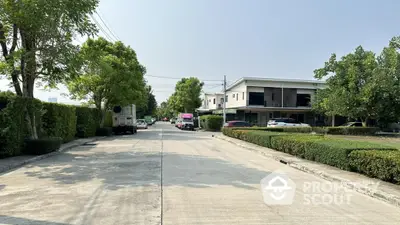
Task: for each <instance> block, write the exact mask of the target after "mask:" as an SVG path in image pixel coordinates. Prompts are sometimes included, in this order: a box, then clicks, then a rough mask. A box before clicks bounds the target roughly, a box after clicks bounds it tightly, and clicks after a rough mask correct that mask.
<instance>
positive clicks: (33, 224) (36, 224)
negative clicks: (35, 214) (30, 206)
mask: <svg viewBox="0 0 400 225" xmlns="http://www.w3.org/2000/svg"><path fill="white" fill-rule="evenodd" d="M0 223H1V224H3V223H4V224H21V225H22V224H29V225H68V224H67V223H56V222H49V221H43V220H31V219H26V218H19V217H13V216H2V215H0Z"/></svg>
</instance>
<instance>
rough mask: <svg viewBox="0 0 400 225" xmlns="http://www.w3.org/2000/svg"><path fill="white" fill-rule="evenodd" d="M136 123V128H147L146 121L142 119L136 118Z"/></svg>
mask: <svg viewBox="0 0 400 225" xmlns="http://www.w3.org/2000/svg"><path fill="white" fill-rule="evenodd" d="M136 124H137V128H138V129H147V128H148V125H147V123H146V121H145V120H143V119H139V120H136Z"/></svg>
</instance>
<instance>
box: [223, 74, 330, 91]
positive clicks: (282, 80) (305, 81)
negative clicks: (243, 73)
mask: <svg viewBox="0 0 400 225" xmlns="http://www.w3.org/2000/svg"><path fill="white" fill-rule="evenodd" d="M248 80H250V81H274V82H283V83H285V82H297V83H312V84H325V81H322V80H303V79H283V78H263V77H242V78H240V79H238V80H236V81H235V82H233V83H232V84H231V85H229V86H228V87H227V88H226V90H227V91H228V90H230V89H231V88H233V87H235V86H237V85H238V84H240V83H242V82H244V81H248Z"/></svg>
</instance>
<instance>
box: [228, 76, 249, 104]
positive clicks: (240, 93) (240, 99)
mask: <svg viewBox="0 0 400 225" xmlns="http://www.w3.org/2000/svg"><path fill="white" fill-rule="evenodd" d="M226 95H228V101H227V103H226V108H233V107H241V106H246V100H247V96H248V95H247V87H246V84H245V83H244V82H242V83H240V84H238V85H236V86H235V87H233V88H232V89H231V90H229V91H227V92H226ZM233 95H235V97H233ZM236 95H237V97H236ZM236 99H237V100H236Z"/></svg>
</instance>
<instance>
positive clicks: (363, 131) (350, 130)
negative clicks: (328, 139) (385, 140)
mask: <svg viewBox="0 0 400 225" xmlns="http://www.w3.org/2000/svg"><path fill="white" fill-rule="evenodd" d="M324 129H325V132H326V133H327V134H340V135H374V134H375V133H376V132H378V131H379V128H378V127H325V128H324Z"/></svg>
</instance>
